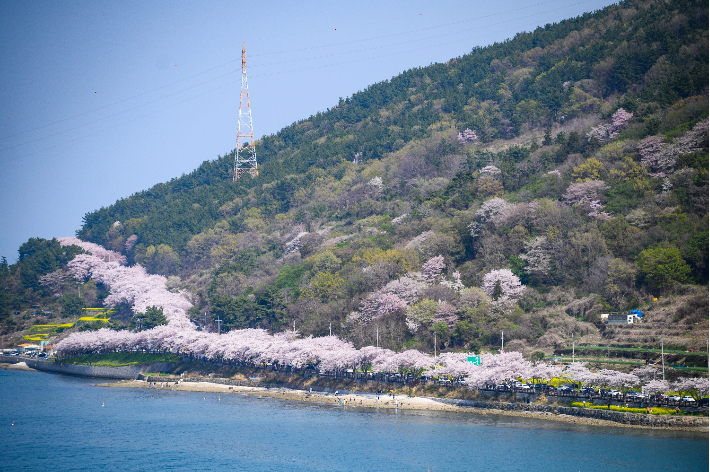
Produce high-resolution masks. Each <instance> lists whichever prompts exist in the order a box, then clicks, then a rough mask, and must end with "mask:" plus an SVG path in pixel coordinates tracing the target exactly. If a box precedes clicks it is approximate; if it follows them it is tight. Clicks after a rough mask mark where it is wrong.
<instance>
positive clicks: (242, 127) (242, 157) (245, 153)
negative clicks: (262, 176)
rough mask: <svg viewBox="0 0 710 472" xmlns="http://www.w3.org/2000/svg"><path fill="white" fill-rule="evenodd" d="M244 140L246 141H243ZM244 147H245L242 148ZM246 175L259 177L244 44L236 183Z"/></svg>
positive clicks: (235, 171)
mask: <svg viewBox="0 0 710 472" xmlns="http://www.w3.org/2000/svg"><path fill="white" fill-rule="evenodd" d="M242 138H244V141H242ZM242 143H244V144H242ZM242 146H244V147H242ZM244 174H251V176H252V177H256V176H258V175H259V169H258V167H257V164H256V147H254V127H253V125H252V122H251V104H250V103H249V84H248V83H247V52H246V46H245V45H244V43H242V88H241V90H240V91H239V120H238V130H237V151H236V153H235V156H234V181H235V182H236V180H237V179H238V178H239V177H241V176H242V175H244Z"/></svg>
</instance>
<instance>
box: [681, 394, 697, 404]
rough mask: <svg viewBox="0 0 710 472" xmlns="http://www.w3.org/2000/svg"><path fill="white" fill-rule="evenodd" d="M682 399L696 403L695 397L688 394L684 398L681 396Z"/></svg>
mask: <svg viewBox="0 0 710 472" xmlns="http://www.w3.org/2000/svg"><path fill="white" fill-rule="evenodd" d="M681 400H682V401H684V402H686V403H695V398H693V397H691V396H690V395H686V396H684V397H683V398H681Z"/></svg>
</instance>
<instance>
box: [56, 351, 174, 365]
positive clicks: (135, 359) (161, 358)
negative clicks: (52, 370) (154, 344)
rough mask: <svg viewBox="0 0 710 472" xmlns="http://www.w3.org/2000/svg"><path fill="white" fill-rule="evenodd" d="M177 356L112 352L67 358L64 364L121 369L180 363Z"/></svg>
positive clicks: (63, 360) (64, 359) (63, 359)
mask: <svg viewBox="0 0 710 472" xmlns="http://www.w3.org/2000/svg"><path fill="white" fill-rule="evenodd" d="M181 360H182V359H181V358H180V357H178V356H176V355H175V354H170V353H167V354H153V353H148V352H111V353H108V354H87V355H84V356H76V357H65V358H62V360H61V362H62V363H64V364H80V365H81V364H83V365H85V364H87V363H89V362H90V363H91V365H96V366H101V367H121V366H126V365H138V364H151V363H153V362H180V361H181Z"/></svg>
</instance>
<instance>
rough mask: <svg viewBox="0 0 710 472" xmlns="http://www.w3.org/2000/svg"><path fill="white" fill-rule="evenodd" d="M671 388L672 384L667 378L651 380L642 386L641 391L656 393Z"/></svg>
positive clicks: (646, 393) (648, 393) (665, 391)
mask: <svg viewBox="0 0 710 472" xmlns="http://www.w3.org/2000/svg"><path fill="white" fill-rule="evenodd" d="M670 389H671V386H670V384H669V383H668V381H666V380H650V381H649V382H648V383H647V384H646V385H644V386H643V387H641V393H643V394H644V395H656V394H658V393H667V392H669V391H670Z"/></svg>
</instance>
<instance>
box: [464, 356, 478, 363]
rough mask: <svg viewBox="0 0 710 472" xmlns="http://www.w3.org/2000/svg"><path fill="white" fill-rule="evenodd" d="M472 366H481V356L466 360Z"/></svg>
mask: <svg viewBox="0 0 710 472" xmlns="http://www.w3.org/2000/svg"><path fill="white" fill-rule="evenodd" d="M466 360H467V361H468V362H470V363H471V364H473V365H481V356H471V357H468V358H467V359H466Z"/></svg>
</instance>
